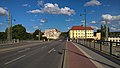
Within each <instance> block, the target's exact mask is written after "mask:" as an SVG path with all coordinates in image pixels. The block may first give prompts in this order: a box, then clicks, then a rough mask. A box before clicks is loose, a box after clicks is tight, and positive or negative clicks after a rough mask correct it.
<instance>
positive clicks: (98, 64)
mask: <svg viewBox="0 0 120 68" xmlns="http://www.w3.org/2000/svg"><path fill="white" fill-rule="evenodd" d="M72 43H73V42H72ZM73 44H74V43H73ZM74 45H75V46H76V47H77V48H78V49H79V50H80V51H81V52H82V53H83V54H84V55H85V56H87V57H89V58H92V57H91V56H90V55H88V54H87V53H86V52H85V51H84V50H82V49H81V48H80V47H78V46H77V45H76V44H74ZM92 59H93V58H92ZM90 61H91V62H92V63H93V64H95V66H96V67H97V68H104V67H103V66H102V65H101V64H100V63H98V62H96V61H93V60H91V59H90Z"/></svg>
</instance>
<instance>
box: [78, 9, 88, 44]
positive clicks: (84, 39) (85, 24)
mask: <svg viewBox="0 0 120 68" xmlns="http://www.w3.org/2000/svg"><path fill="white" fill-rule="evenodd" d="M83 15H84V19H85V20H84V23H85V26H84V27H85V39H84V45H86V37H87V33H86V9H84V14H80V16H83Z"/></svg>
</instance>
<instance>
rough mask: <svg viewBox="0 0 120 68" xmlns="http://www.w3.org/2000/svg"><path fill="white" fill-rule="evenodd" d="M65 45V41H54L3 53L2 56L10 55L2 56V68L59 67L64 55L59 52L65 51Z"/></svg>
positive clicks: (0, 59) (0, 60) (0, 64)
mask: <svg viewBox="0 0 120 68" xmlns="http://www.w3.org/2000/svg"><path fill="white" fill-rule="evenodd" d="M64 47H65V43H61V42H60V41H59V42H58V41H52V42H48V43H44V44H40V45H39V46H32V47H29V48H25V49H21V50H19V49H18V50H15V51H12V52H11V53H7V54H6V55H5V54H1V55H0V56H1V57H5V56H7V55H8V56H7V57H6V58H0V62H1V63H0V68H1V67H2V68H58V67H60V66H61V65H60V64H62V63H61V60H62V55H63V54H60V53H59V52H63V49H64ZM27 49H28V50H27ZM51 49H52V50H51ZM49 51H50V53H48V52H49ZM11 54H12V55H11ZM9 55H11V56H9Z"/></svg>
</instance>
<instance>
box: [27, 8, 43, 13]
mask: <svg viewBox="0 0 120 68" xmlns="http://www.w3.org/2000/svg"><path fill="white" fill-rule="evenodd" d="M27 13H42V11H41V10H39V9H36V10H30V11H27Z"/></svg>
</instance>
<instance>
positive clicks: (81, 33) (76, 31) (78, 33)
mask: <svg viewBox="0 0 120 68" xmlns="http://www.w3.org/2000/svg"><path fill="white" fill-rule="evenodd" d="M93 35H94V30H93V29H92V28H91V27H86V39H94V36H93ZM69 36H70V39H85V27H83V26H73V27H72V28H71V29H70V30H69Z"/></svg>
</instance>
